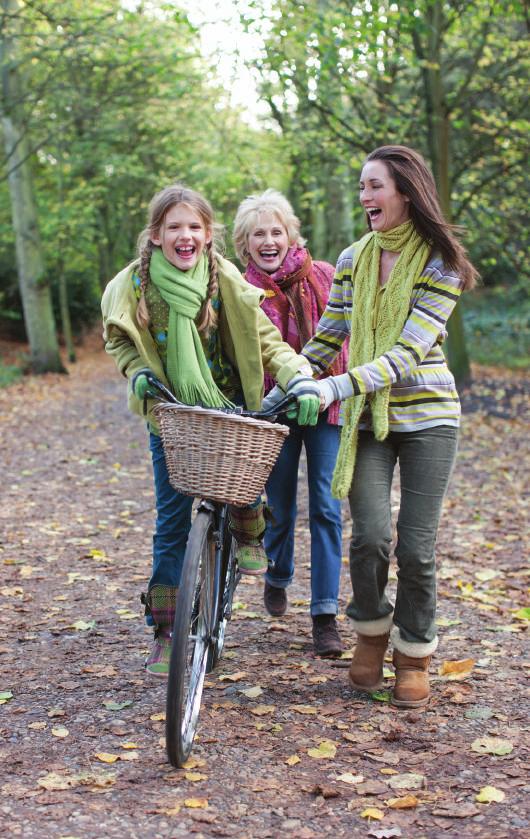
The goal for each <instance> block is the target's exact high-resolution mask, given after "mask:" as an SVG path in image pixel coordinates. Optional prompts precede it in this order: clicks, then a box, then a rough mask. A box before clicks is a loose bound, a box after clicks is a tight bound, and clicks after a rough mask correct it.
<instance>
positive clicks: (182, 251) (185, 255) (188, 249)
mask: <svg viewBox="0 0 530 839" xmlns="http://www.w3.org/2000/svg"><path fill="white" fill-rule="evenodd" d="M175 253H176V254H177V256H180V257H182V259H189V258H190V257H191V256H193V254H194V253H195V248H194V247H193V245H180V247H176V248H175Z"/></svg>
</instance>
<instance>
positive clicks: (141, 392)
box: [131, 367, 162, 399]
mask: <svg viewBox="0 0 530 839" xmlns="http://www.w3.org/2000/svg"><path fill="white" fill-rule="evenodd" d="M153 384H154V385H155V387H156V386H157V385H162V382H159V380H158V379H157V377H156V376H155V375H154V373H153V372H152V371H151V370H150V369H149V367H144V368H143V370H138V372H137V373H135V374H134V376H133V377H132V379H131V388H132V392H133V393H134V395H135V396H136V397H137V398H138V399H144V398H145V396H148V395H149V389H150V388H151V387H152V386H153Z"/></svg>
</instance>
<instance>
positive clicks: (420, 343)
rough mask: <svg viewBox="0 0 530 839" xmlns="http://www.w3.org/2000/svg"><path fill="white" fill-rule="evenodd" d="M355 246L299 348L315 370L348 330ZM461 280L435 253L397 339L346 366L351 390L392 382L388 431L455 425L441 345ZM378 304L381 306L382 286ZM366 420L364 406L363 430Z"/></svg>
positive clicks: (455, 401)
mask: <svg viewBox="0 0 530 839" xmlns="http://www.w3.org/2000/svg"><path fill="white" fill-rule="evenodd" d="M354 249H355V244H353V245H351V246H350V247H349V248H346V250H344V251H343V252H342V253H341V255H340V256H339V259H338V262H337V267H336V271H335V277H334V280H333V284H332V286H331V291H330V296H329V300H328V303H327V306H326V309H325V311H324V313H323V314H322V317H321V318H320V322H319V324H318V327H317V331H316V333H315V335H314V337H313V338H312V339H311V340H310V341H309V342H308V343H307V344H306V345H305V347H304V348H303V350H302V354H303V355H304V356H306V358H307V359H308V360H309V362H310V364H311V366H312V368H313V371H314V372H315V373H316V374H319V375H320V374H322V373H323V372H324V371H325V370H327V369H328V368H329V365H330V364H331V362H332V361H333V359H334V358H335V356H336V354H337V352H338V351H339V350H340V348H341V346H342V344H343V342H344V340H345V339H346V338H347V337H348V336H349V334H350V328H351V312H352V299H353V285H352V256H353V254H354ZM463 285H464V284H463V282H462V280H461V279H460V278H459V277H456V276H455V275H454V274H453V273H451V272H450V271H448V270H446V269H445V267H444V265H443V263H442V261H441V258H440V257H437V256H433V257H432V258H431V259H430V260H429V262H428V263H427V265H426V267H425V270H424V271H423V274H422V276H421V277H420V278H419V280H418V281H417V282H416V284H415V285H414V288H413V290H412V298H411V307H410V310H409V315H408V318H407V321H406V323H405V325H404V327H403V331H402V332H401V335H400V337H399V340H398V341H397V342H396V344H395V345H394V346H393V347H392V349H390V350H389V351H388V352H385V353H384V354H383V355H381V356H379V358H376V359H374V360H373V361H371V362H369V363H367V364H362V365H361V366H359V367H354V368H353V369H352V370H350V375H351V378H352V381H353V385H354V391H355V394H364V393H365V394H370V393H373V392H374V391H376V390H380V389H381V388H384V387H387V386H388V385H390V386H391V391H390V405H389V428H390V431H419V430H420V429H422V428H430V427H432V426H435V425H453V426H458V425H459V423H460V400H459V398H458V393H457V391H456V388H455V380H454V378H453V375H452V373H451V372H450V370H449V368H448V366H447V362H446V360H445V356H444V354H443V350H442V346H441V345H442V343H443V341H444V340H445V338H446V336H447V331H446V323H447V320H448V318H449V315H450V314H451V312H452V311H453V308H454V306H455V305H456V302H457V300H458V298H459V296H460V294H461V292H462V289H463ZM377 305H384V287H383V288H382V289H381V290H380V292H379V295H378V304H377ZM368 399H369V397H368ZM370 425H371V423H370V413H369V407H367V408H366V410H365V412H364V413H363V415H362V417H361V422H360V424H359V427H360V428H365V429H366V428H370Z"/></svg>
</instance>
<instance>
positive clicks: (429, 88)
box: [423, 0, 471, 384]
mask: <svg viewBox="0 0 530 839" xmlns="http://www.w3.org/2000/svg"><path fill="white" fill-rule="evenodd" d="M428 22H429V35H428V44H427V56H428V62H427V66H426V67H425V69H424V71H423V72H424V74H425V79H426V85H425V89H426V94H427V105H426V109H427V114H428V117H429V123H430V125H429V129H430V130H429V135H430V136H429V146H430V149H431V156H432V166H433V174H434V177H435V180H436V184H437V187H438V193H439V195H440V203H441V205H442V210H443V213H444V216H445V218H446V219H447V221H449V222H450V221H451V178H450V175H449V172H450V148H451V145H450V123H449V114H448V108H447V104H446V102H445V98H444V89H443V79H442V40H443V24H444V19H443V6H442V3H441V2H440V0H436V2H434V3H433V5H432V6H431V8H430V10H429V13H428ZM447 331H448V339H447V357H448V363H449V367H450V369H451V372H452V373H453V375H454V377H455V380H456V382H457V384H460V383H462V382H466V381H469V379H470V378H471V367H470V364H469V356H468V353H467V348H466V339H465V334H464V322H463V319H462V313H461V311H460V307H459V306H457V307H456V309H455V311H454V312H453V314H452V316H451V318H450V320H449V323H448V328H447Z"/></svg>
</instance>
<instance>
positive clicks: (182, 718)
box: [166, 510, 217, 767]
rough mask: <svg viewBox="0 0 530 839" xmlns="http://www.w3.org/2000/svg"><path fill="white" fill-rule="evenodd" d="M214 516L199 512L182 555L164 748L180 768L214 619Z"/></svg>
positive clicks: (198, 701) (194, 717)
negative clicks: (182, 562)
mask: <svg viewBox="0 0 530 839" xmlns="http://www.w3.org/2000/svg"><path fill="white" fill-rule="evenodd" d="M216 542H217V534H216V532H215V516H214V513H213V512H211V511H208V510H199V512H198V513H197V515H196V516H195V520H194V522H193V525H192V528H191V530H190V535H189V538H188V545H187V548H186V554H185V557H184V567H183V572H182V579H181V584H180V588H179V592H178V599H177V611H176V615H175V624H174V627H173V639H172V644H171V659H170V664H169V676H168V685H167V700H166V750H167V755H168V758H169V762H170V763H171V764H172V765H173V766H176V767H180V766H182V764H183V763H184V762H185V761H186V760H187V758H188V757H189V754H190V752H191V748H192V745H193V740H194V738H195V732H196V729H197V723H198V721H199V711H200V707H201V698H202V691H203V686H204V677H205V674H206V667H207V663H208V658H209V656H210V658H211V655H212V648H213V646H214V644H215V641H214V637H213V636H214V631H213V630H214V625H215V621H216V612H217V609H216V605H217V604H216V602H215V601H216V594H215V555H216Z"/></svg>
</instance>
